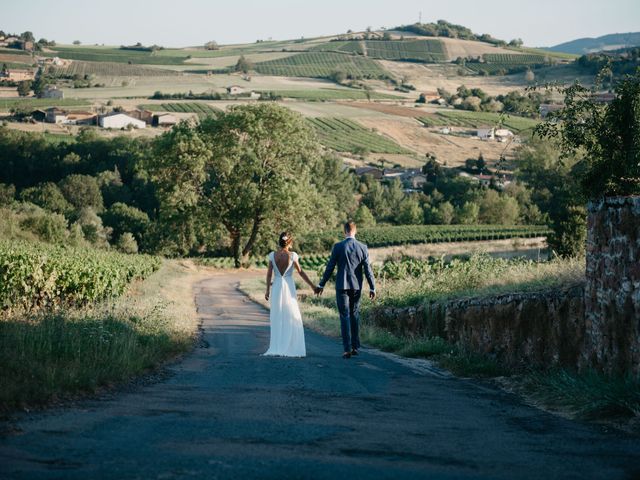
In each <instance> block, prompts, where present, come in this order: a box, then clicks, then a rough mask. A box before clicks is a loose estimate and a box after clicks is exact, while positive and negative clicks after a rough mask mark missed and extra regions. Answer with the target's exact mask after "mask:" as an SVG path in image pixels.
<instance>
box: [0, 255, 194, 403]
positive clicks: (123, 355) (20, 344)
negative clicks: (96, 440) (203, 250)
mask: <svg viewBox="0 0 640 480" xmlns="http://www.w3.org/2000/svg"><path fill="white" fill-rule="evenodd" d="M195 278H198V277H197V275H196V274H194V269H193V268H192V267H191V266H190V265H188V264H184V263H178V262H165V263H164V265H163V266H162V268H161V269H160V270H159V271H158V272H156V273H155V274H153V275H152V276H151V277H150V278H148V279H147V280H146V281H145V282H140V283H137V284H134V285H133V286H132V287H131V288H130V290H129V292H127V293H126V294H125V295H124V296H123V297H121V298H119V299H117V300H115V301H112V302H110V303H103V304H101V305H94V306H91V307H87V308H83V309H63V310H58V311H56V312H53V313H41V314H39V315H37V316H17V315H15V316H9V317H5V318H1V319H0V365H1V368H0V411H2V410H12V409H15V408H20V407H24V406H34V405H41V404H44V403H47V402H48V401H50V400H51V399H53V398H56V397H60V396H66V395H68V394H77V393H79V392H91V391H93V390H95V389H96V388H98V387H100V386H104V385H110V384H113V383H117V382H121V381H123V380H126V379H128V378H130V377H132V376H134V375H137V374H140V373H142V372H144V371H145V370H147V369H149V368H152V367H154V366H155V365H157V364H158V363H160V362H162V361H164V360H166V359H168V358H171V357H172V356H174V355H176V354H178V353H180V352H184V351H186V350H187V349H188V348H189V347H190V346H191V345H192V341H193V338H194V336H195V333H196V331H197V314H196V312H195V305H194V302H193V293H192V291H191V288H192V284H193V281H195Z"/></svg>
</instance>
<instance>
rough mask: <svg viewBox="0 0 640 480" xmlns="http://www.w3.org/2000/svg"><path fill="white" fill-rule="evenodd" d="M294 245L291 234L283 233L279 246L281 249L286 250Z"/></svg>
mask: <svg viewBox="0 0 640 480" xmlns="http://www.w3.org/2000/svg"><path fill="white" fill-rule="evenodd" d="M292 243H293V236H292V235H291V234H290V233H289V232H282V233H281V234H280V238H279V239H278V245H280V248H286V247H288V246H290V245H291V244H292Z"/></svg>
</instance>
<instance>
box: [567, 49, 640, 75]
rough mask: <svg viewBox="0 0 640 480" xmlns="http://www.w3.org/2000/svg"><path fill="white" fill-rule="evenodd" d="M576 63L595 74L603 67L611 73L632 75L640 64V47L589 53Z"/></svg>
mask: <svg viewBox="0 0 640 480" xmlns="http://www.w3.org/2000/svg"><path fill="white" fill-rule="evenodd" d="M576 65H578V66H579V67H580V68H582V69H583V70H584V71H586V72H587V73H589V74H594V75H595V74H597V73H598V72H601V71H603V69H605V72H606V73H610V74H611V75H617V76H620V75H632V74H633V73H635V71H636V69H637V68H638V66H640V47H636V48H626V49H622V50H620V51H615V52H599V53H588V54H586V55H582V56H581V57H580V58H578V60H576Z"/></svg>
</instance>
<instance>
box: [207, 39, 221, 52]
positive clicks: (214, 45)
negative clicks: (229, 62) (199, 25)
mask: <svg viewBox="0 0 640 480" xmlns="http://www.w3.org/2000/svg"><path fill="white" fill-rule="evenodd" d="M204 48H205V50H219V49H220V47H219V46H218V42H216V41H215V40H211V41H209V42H207V43H205V44H204Z"/></svg>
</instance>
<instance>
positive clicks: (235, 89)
mask: <svg viewBox="0 0 640 480" xmlns="http://www.w3.org/2000/svg"><path fill="white" fill-rule="evenodd" d="M227 93H228V94H229V95H240V94H241V93H244V88H242V87H241V86H239V85H231V86H229V87H227Z"/></svg>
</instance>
